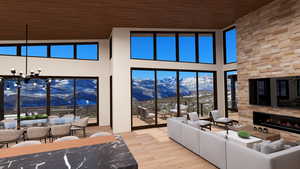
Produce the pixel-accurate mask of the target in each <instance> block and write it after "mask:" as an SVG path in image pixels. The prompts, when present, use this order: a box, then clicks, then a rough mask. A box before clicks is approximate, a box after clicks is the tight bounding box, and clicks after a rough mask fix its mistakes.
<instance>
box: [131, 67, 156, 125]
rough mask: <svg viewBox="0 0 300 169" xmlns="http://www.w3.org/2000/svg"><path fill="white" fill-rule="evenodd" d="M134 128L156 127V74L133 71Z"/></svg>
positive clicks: (146, 71) (150, 71)
mask: <svg viewBox="0 0 300 169" xmlns="http://www.w3.org/2000/svg"><path fill="white" fill-rule="evenodd" d="M131 88H132V89H131V90H132V96H133V97H132V126H133V127H141V126H151V125H155V119H156V118H155V72H154V71H153V70H133V71H132V86H131Z"/></svg>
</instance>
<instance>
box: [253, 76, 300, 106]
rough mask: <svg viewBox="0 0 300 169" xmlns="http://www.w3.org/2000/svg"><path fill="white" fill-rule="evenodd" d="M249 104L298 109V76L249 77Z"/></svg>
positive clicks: (299, 85) (299, 77)
mask: <svg viewBox="0 0 300 169" xmlns="http://www.w3.org/2000/svg"><path fill="white" fill-rule="evenodd" d="M249 98H250V99H249V100H250V104H251V105H262V106H272V107H290V108H299V109H300V76H291V77H276V78H261V79H249Z"/></svg>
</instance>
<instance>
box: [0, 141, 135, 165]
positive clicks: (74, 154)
mask: <svg viewBox="0 0 300 169" xmlns="http://www.w3.org/2000/svg"><path fill="white" fill-rule="evenodd" d="M0 169H138V164H137V161H136V160H135V159H134V157H133V155H132V154H131V153H130V151H129V149H128V147H127V145H126V144H125V142H124V141H123V139H122V137H120V136H116V141H113V142H109V143H104V144H94V145H88V146H82V147H78V148H70V149H62V150H56V151H49V152H41V153H35V154H28V155H21V156H16V157H9V158H1V159H0Z"/></svg>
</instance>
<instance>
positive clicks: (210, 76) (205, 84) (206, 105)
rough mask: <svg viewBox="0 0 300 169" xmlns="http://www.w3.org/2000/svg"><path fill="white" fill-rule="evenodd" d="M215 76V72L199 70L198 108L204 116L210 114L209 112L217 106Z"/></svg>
mask: <svg viewBox="0 0 300 169" xmlns="http://www.w3.org/2000/svg"><path fill="white" fill-rule="evenodd" d="M214 78H215V77H214V73H213V72H198V108H199V113H200V114H201V115H202V116H209V112H211V111H212V110H214V108H215V104H216V101H215V99H216V97H214V96H215V95H216V93H215V87H216V86H215V85H214V83H215V80H214ZM211 103H214V104H211Z"/></svg>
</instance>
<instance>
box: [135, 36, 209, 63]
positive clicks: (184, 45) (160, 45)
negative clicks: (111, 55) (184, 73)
mask: <svg viewBox="0 0 300 169" xmlns="http://www.w3.org/2000/svg"><path fill="white" fill-rule="evenodd" d="M131 59H144V60H159V61H173V62H190V63H203V64H215V34H214V32H210V33H204V32H131Z"/></svg>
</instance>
